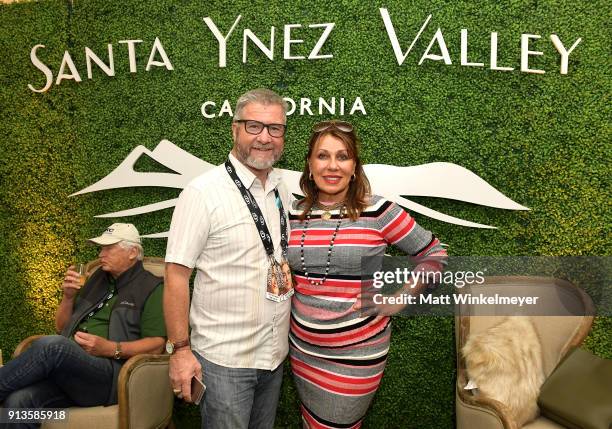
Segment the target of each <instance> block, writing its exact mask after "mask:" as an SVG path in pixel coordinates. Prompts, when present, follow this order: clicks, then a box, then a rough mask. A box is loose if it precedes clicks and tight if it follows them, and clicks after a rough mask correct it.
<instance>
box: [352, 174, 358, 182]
mask: <svg viewBox="0 0 612 429" xmlns="http://www.w3.org/2000/svg"><path fill="white" fill-rule="evenodd" d="M355 179H357V175H356V174H355V173H353V175H352V176H351V182H354V181H355Z"/></svg>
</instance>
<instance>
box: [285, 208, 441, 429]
mask: <svg viewBox="0 0 612 429" xmlns="http://www.w3.org/2000/svg"><path fill="white" fill-rule="evenodd" d="M322 213H323V212H322V211H313V212H312V215H311V217H310V221H309V223H308V227H307V228H306V231H305V233H304V228H305V222H303V221H300V219H299V216H300V214H301V210H300V209H299V205H298V204H297V202H296V203H294V204H293V206H292V207H291V210H290V211H289V219H290V224H291V235H290V237H289V251H288V255H287V257H288V260H289V263H290V264H291V267H292V269H293V273H294V278H295V294H294V296H293V300H292V310H291V318H290V333H289V342H290V352H289V353H290V356H291V366H292V369H293V374H294V378H295V381H296V386H297V389H298V393H299V395H300V399H301V401H302V404H303V406H302V418H303V420H304V422H305V424H306V425H307V426H308V427H310V428H358V427H361V422H362V419H363V417H364V416H365V413H366V411H367V409H368V407H369V405H370V403H371V401H372V398H373V397H374V394H375V392H376V390H377V389H378V386H379V385H380V381H381V378H382V374H383V371H384V367H385V364H386V357H387V353H388V351H389V343H390V332H391V327H390V319H389V318H388V317H383V316H370V317H362V316H361V315H360V313H359V312H358V311H355V310H353V308H352V307H353V305H354V304H355V302H356V300H357V299H358V297H359V294H360V292H361V290H362V288H365V287H367V286H370V285H371V283H372V278H371V276H366V275H363V276H362V272H364V271H367V272H370V273H371V272H373V271H368V270H365V269H362V258H371V259H369V260H373V261H380V264H382V259H383V256H384V253H385V250H386V248H387V245H389V244H392V245H395V246H397V247H398V248H400V249H401V250H403V251H404V252H405V253H406V254H407V255H409V257H410V258H411V259H412V261H413V262H414V263H415V264H416V268H415V270H439V269H441V268H442V264H441V260H442V259H443V258H444V257H445V256H446V251H445V250H444V249H443V248H442V246H441V245H440V241H439V240H438V239H437V238H436V237H435V236H434V235H433V234H432V233H431V232H429V231H427V230H425V229H423V228H421V227H420V226H419V225H418V224H417V223H416V222H415V220H414V219H413V218H412V217H410V215H409V214H408V213H407V212H406V211H404V210H403V209H402V208H401V207H400V206H398V205H397V204H395V203H392V202H390V201H388V200H385V199H384V198H381V197H378V196H373V197H371V200H370V205H369V206H368V207H367V208H366V210H364V212H363V213H362V214H361V216H360V217H359V218H358V219H356V220H354V221H353V220H350V219H348V218H343V219H342V221H341V224H340V226H339V228H338V233H337V235H336V238H335V240H334V246H333V248H332V253H331V256H330V266H329V274H328V275H327V277H326V280H325V282H324V284H323V285H313V284H312V283H311V281H310V279H312V280H317V281H319V280H321V279H322V278H323V277H324V274H323V273H325V269H326V266H327V258H328V251H327V250H328V249H329V244H330V240H331V238H332V235H333V234H334V231H335V229H336V225H337V223H338V215H339V210H334V211H332V218H331V219H329V220H325V219H322V218H321V215H322ZM303 236H304V241H303V243H304V244H303V252H304V265H305V269H304V267H303V266H302V262H301V258H300V257H301V243H302V237H303ZM373 265H375V266H374V268H373V270H374V271H376V270H379V269H380V268H381V266H380V265H378V263H376V264H373ZM368 269H369V270H371V269H372V267H368ZM304 271H307V272H308V273H309V277H310V279H309V278H307V277H306V275H305V273H304Z"/></svg>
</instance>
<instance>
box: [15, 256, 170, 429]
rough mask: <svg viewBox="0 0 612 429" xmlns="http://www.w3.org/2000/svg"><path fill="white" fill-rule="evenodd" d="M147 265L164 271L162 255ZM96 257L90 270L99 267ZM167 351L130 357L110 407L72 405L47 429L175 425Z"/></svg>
mask: <svg viewBox="0 0 612 429" xmlns="http://www.w3.org/2000/svg"><path fill="white" fill-rule="evenodd" d="M143 265H144V268H145V269H146V270H148V271H150V272H151V273H153V274H155V275H157V276H163V274H164V261H163V259H161V258H144V260H143ZM98 267H99V263H98V262H97V261H93V262H90V263H89V264H88V272H89V273H91V272H93V271H95V270H96V269H98ZM39 337H41V335H33V336H31V337H28V338H26V339H25V340H23V341H22V342H21V343H20V344H19V345H18V346H17V348H16V349H15V352H14V353H13V357H15V356H17V355H19V354H20V353H22V352H23V351H24V350H25V349H26V348H27V347H29V346H30V345H31V344H32V342H33V341H35V340H36V339H37V338H39ZM168 360H169V356H168V355H153V354H143V355H138V356H133V357H131V358H130V359H128V360H127V361H126V362H125V364H124V365H123V367H122V368H121V372H120V373H119V380H118V385H117V390H118V391H117V393H118V404H116V405H112V406H109V407H104V406H98V407H87V408H85V407H72V408H70V410H69V419H68V422H67V423H66V422H55V423H54V422H46V423H44V424H43V425H42V428H44V429H59V428H63V429H66V428H70V429H72V428H74V429H82V428H87V429H117V428H118V429H151V428H165V427H173V425H172V407H173V405H174V396H173V394H172V388H171V386H170V380H169V378H168Z"/></svg>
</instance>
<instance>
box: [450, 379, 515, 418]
mask: <svg viewBox="0 0 612 429" xmlns="http://www.w3.org/2000/svg"><path fill="white" fill-rule="evenodd" d="M466 383H467V381H466V379H465V374H464V373H462V374H458V376H457V385H456V389H457V402H458V403H457V406H459V402H461V404H462V405H465V406H468V407H470V408H471V409H472V410H477V409H480V410H482V412H483V413H486V414H489V415H494V416H496V417H497V419H499V420H500V422H501V424H502V425H503V426H502V427H503V429H520V426H518V425H517V423H516V422H515V421H514V419H513V418H512V416H511V415H510V412H509V411H508V407H507V406H506V405H505V404H502V403H501V402H499V401H496V400H495V399H491V398H488V397H486V396H482V395H479V396H472V395H470V394H469V393H467V391H466V390H464V389H463V386H465V385H466Z"/></svg>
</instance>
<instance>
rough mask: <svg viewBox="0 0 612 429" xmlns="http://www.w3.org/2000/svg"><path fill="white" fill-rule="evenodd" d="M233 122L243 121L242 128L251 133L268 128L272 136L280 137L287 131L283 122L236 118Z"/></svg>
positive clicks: (259, 132)
mask: <svg viewBox="0 0 612 429" xmlns="http://www.w3.org/2000/svg"><path fill="white" fill-rule="evenodd" d="M234 122H240V123H243V124H244V130H245V131H246V132H247V133H249V134H253V135H258V134H261V132H262V131H263V129H264V128H267V129H268V134H270V135H271V136H272V137H282V136H284V135H285V132H286V131H287V125H285V124H264V123H263V122H259V121H253V120H251V119H238V120H236V121H234Z"/></svg>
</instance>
